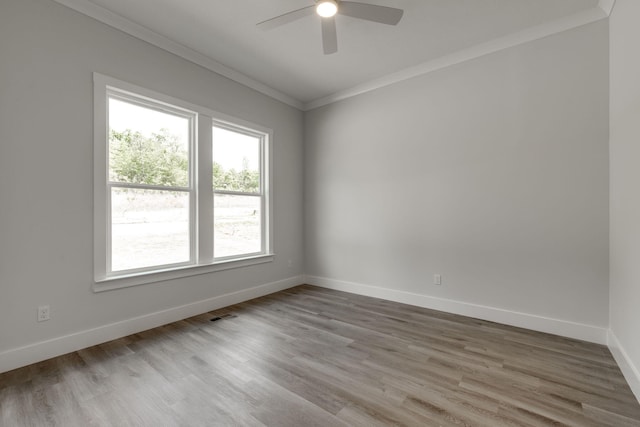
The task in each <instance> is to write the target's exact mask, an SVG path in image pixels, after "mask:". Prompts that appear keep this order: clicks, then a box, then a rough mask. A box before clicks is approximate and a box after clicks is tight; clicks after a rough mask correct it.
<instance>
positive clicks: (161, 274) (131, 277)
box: [93, 254, 274, 292]
mask: <svg viewBox="0 0 640 427" xmlns="http://www.w3.org/2000/svg"><path fill="white" fill-rule="evenodd" d="M273 258H274V255H273V254H267V255H258V256H252V257H247V258H240V259H234V260H224V261H217V262H213V263H211V264H206V265H188V266H184V267H175V268H170V269H166V270H156V271H145V272H142V273H135V274H123V275H118V276H110V277H106V278H101V279H96V280H95V282H94V284H93V292H105V291H111V290H114V289H121V288H128V287H130V286H137V285H145V284H148V283H156V282H164V281H167V280H173V279H180V278H182V277H189V276H197V275H200V274H207V273H213V272H216V271H222V270H230V269H234V268H242V267H248V266H251V265H256V264H264V263H267V262H272V261H273Z"/></svg>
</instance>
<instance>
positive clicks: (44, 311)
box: [38, 305, 51, 322]
mask: <svg viewBox="0 0 640 427" xmlns="http://www.w3.org/2000/svg"><path fill="white" fill-rule="evenodd" d="M50 318H51V317H50V313H49V306H48V305H41V306H40V307H38V322H44V321H45V320H49V319H50Z"/></svg>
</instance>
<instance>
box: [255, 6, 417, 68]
mask: <svg viewBox="0 0 640 427" xmlns="http://www.w3.org/2000/svg"><path fill="white" fill-rule="evenodd" d="M314 12H315V13H316V14H317V15H318V16H320V17H321V24H322V27H321V28H322V47H323V50H324V54H325V55H329V54H332V53H336V52H337V51H338V36H337V33H336V20H335V16H336V14H338V15H345V16H350V17H352V18H358V19H364V20H366V21H373V22H378V23H380V24H387V25H396V24H397V23H398V22H400V19H401V18H402V14H403V13H404V11H403V10H402V9H396V8H393V7H387V6H377V5H373V4H367V3H357V2H354V1H341V0H316V4H314V5H312V6H307V7H303V8H302V9H297V10H294V11H291V12H287V13H285V14H283V15H280V16H276V17H275V18H271V19H267V20H266V21H262V22H260V23H258V24H257V26H258V27H260V28H262V29H264V30H271V29H273V28H276V27H279V26H280V25H284V24H288V23H289V22H293V21H295V20H298V19H300V18H304V17H305V16H308V15H312V14H313V13H314Z"/></svg>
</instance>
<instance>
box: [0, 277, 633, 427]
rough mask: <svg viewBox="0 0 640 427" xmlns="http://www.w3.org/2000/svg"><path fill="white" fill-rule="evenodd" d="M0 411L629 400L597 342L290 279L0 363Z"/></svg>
mask: <svg viewBox="0 0 640 427" xmlns="http://www.w3.org/2000/svg"><path fill="white" fill-rule="evenodd" d="M215 316H219V317H220V319H219V320H216V321H210V319H211V318H213V317H215ZM0 425H1V426H7V427H8V426H64V427H70V426H217V425H225V426H226V425H239V426H264V425H267V426H296V427H312V426H390V425H408V426H453V425H455V426H460V425H463V426H490V427H495V426H548V425H553V426H557V425H569V426H579V427H585V426H616V427H621V426H640V404H638V401H637V400H636V399H635V397H634V396H633V394H632V393H631V390H630V389H629V387H628V385H627V384H626V382H625V380H624V378H623V377H622V374H621V373H620V370H619V369H618V367H617V366H616V364H615V362H614V360H613V358H612V357H611V355H610V353H609V351H608V349H607V348H606V347H604V346H600V345H596V344H590V343H586V342H582V341H576V340H571V339H565V338H560V337H557V336H553V335H547V334H542V333H537V332H532V331H527V330H524V329H518V328H513V327H509V326H504V325H499V324H496V323H491V322H485V321H480V320H476V319H471V318H466V317H461V316H456V315H451V314H446V313H441V312H437V311H432V310H427V309H422V308H417V307H412V306H407V305H402V304H397V303H393V302H388V301H383V300H377V299H373V298H367V297H362V296H358V295H352V294H347V293H342V292H337V291H331V290H326V289H321V288H316V287H312V286H299V287H296V288H293V289H290V290H287V291H283V292H279V293H277V294H273V295H269V296H266V297H263V298H259V299H256V300H252V301H249V302H246V303H243V304H239V305H235V306H232V307H228V308H225V309H222V310H218V311H216V312H212V313H207V314H204V315H201V316H196V317H193V318H190V319H187V320H184V321H180V322H176V323H173V324H170V325H167V326H163V327H160V328H156V329H152V330H149V331H146V332H142V333H139V334H135V335H131V336H128V337H125V338H122V339H119V340H115V341H112V342H108V343H105V344H102V345H99V346H95V347H91V348H88V349H85V350H82V351H79V352H75V353H71V354H68V355H65V356H61V357H58V358H55V359H51V360H48V361H45V362H41V363H37V364H34V365H31V366H27V367H25V368H21V369H17V370H15V371H11V372H8V373H5V374H2V375H0Z"/></svg>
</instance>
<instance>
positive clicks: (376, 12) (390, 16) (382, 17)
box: [338, 1, 404, 25]
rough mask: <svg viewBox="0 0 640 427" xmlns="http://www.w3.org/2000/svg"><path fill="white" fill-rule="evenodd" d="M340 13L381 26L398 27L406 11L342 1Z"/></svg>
mask: <svg viewBox="0 0 640 427" xmlns="http://www.w3.org/2000/svg"><path fill="white" fill-rule="evenodd" d="M338 13H339V14H341V15H346V16H350V17H352V18H358V19H365V20H367V21H373V22H379V23H381V24H387V25H396V24H397V23H398V22H400V19H402V15H403V14H404V10H402V9H396V8H393V7H387V6H378V5H375V4H366V3H358V2H354V1H341V2H340V7H339V8H338Z"/></svg>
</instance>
